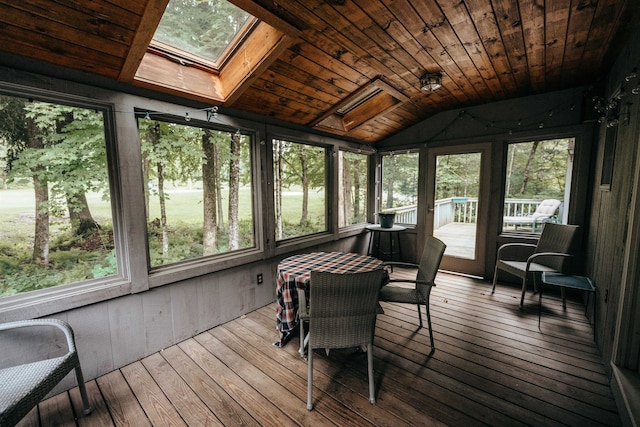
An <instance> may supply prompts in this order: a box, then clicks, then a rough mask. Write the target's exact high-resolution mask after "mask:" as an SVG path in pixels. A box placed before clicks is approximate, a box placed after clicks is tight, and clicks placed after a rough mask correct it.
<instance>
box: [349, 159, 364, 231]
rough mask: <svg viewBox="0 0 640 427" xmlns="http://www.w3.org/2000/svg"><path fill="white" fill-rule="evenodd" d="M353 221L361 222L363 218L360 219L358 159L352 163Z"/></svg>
mask: <svg viewBox="0 0 640 427" xmlns="http://www.w3.org/2000/svg"><path fill="white" fill-rule="evenodd" d="M351 170H353V174H352V175H351V176H352V177H353V219H354V222H355V223H359V222H362V221H363V220H364V218H360V203H361V201H360V185H361V184H360V178H361V177H360V159H356V160H354V161H353V167H352V169H351Z"/></svg>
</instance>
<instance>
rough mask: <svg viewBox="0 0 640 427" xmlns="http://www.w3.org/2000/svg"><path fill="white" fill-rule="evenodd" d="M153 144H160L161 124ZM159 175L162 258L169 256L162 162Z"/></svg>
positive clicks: (154, 131) (153, 135)
mask: <svg viewBox="0 0 640 427" xmlns="http://www.w3.org/2000/svg"><path fill="white" fill-rule="evenodd" d="M150 134H151V142H152V144H153V146H155V145H157V144H158V143H159V142H160V123H157V122H156V123H155V124H154V125H153V128H152V129H151V132H150ZM156 172H157V175H158V199H159V200H160V228H161V230H162V256H163V257H166V256H167V255H169V230H167V206H166V198H165V194H164V168H163V165H162V162H157V163H156Z"/></svg>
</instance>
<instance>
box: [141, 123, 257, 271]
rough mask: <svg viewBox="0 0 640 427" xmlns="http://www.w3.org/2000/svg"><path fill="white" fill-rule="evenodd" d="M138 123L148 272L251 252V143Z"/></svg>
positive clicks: (233, 135) (183, 127)
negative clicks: (224, 254) (179, 264)
mask: <svg viewBox="0 0 640 427" xmlns="http://www.w3.org/2000/svg"><path fill="white" fill-rule="evenodd" d="M138 123H139V129H140V142H141V146H142V147H141V148H142V171H143V177H144V181H145V204H146V212H147V233H148V241H149V257H150V263H151V267H152V268H153V267H158V266H161V265H166V264H171V263H176V262H180V261H185V260H190V259H194V258H199V257H203V256H207V255H213V254H219V253H225V252H230V251H236V250H240V249H246V248H251V247H254V246H255V232H254V221H253V218H254V214H253V193H254V188H253V180H252V169H253V168H252V167H251V138H249V136H247V135H243V134H242V133H241V132H240V131H235V132H229V131H221V130H214V129H209V128H204V127H198V126H197V125H196V124H193V125H192V124H186V123H176V122H172V121H164V120H151V119H149V118H140V119H139V120H138Z"/></svg>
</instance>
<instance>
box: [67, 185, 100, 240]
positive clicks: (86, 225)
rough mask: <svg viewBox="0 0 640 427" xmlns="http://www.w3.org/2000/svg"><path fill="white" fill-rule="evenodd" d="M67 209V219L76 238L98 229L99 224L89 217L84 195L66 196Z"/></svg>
mask: <svg viewBox="0 0 640 427" xmlns="http://www.w3.org/2000/svg"><path fill="white" fill-rule="evenodd" d="M67 208H68V209H69V219H70V220H71V224H72V226H73V227H74V228H75V231H74V233H75V234H76V235H77V236H82V235H84V234H86V233H87V232H89V231H92V230H94V229H98V228H100V224H98V223H97V222H96V221H95V220H94V219H93V216H92V215H91V211H90V210H89V204H88V203H87V195H86V194H84V193H81V194H67Z"/></svg>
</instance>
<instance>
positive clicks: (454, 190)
mask: <svg viewBox="0 0 640 427" xmlns="http://www.w3.org/2000/svg"><path fill="white" fill-rule="evenodd" d="M480 160H481V155H480V153H464V154H448V155H444V156H438V158H437V159H436V163H437V168H436V200H439V199H445V198H449V197H478V190H479V189H480Z"/></svg>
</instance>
